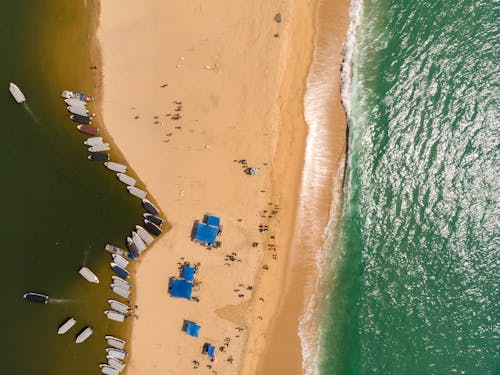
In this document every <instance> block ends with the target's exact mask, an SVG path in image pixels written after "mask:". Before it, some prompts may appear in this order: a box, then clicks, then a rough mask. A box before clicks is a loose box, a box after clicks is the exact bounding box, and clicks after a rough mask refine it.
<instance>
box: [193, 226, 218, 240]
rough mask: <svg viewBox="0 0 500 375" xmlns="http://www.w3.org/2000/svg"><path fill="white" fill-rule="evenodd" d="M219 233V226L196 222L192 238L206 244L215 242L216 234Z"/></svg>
mask: <svg viewBox="0 0 500 375" xmlns="http://www.w3.org/2000/svg"><path fill="white" fill-rule="evenodd" d="M218 234H219V228H218V227H213V226H211V225H207V224H203V223H197V224H196V230H195V233H194V240H195V241H198V242H201V243H205V244H207V245H213V244H215V240H216V238H217V235H218Z"/></svg>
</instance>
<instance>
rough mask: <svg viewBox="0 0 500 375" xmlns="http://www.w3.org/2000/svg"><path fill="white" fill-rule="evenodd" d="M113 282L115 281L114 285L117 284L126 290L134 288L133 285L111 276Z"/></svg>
mask: <svg viewBox="0 0 500 375" xmlns="http://www.w3.org/2000/svg"><path fill="white" fill-rule="evenodd" d="M111 280H113V284H116V285H117V286H119V287H122V288H123V289H126V290H129V289H130V287H131V286H132V284H131V283H129V282H128V281H125V280H123V279H122V278H121V277H119V276H111Z"/></svg>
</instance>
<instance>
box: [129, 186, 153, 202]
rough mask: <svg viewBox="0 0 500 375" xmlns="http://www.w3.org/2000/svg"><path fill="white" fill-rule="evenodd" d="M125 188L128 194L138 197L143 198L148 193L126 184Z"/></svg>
mask: <svg viewBox="0 0 500 375" xmlns="http://www.w3.org/2000/svg"><path fill="white" fill-rule="evenodd" d="M127 190H128V192H129V193H130V194H132V195H133V196H134V197H137V198H139V199H144V198H146V196H147V195H148V193H146V192H145V191H144V190H141V189H138V188H136V187H135V186H127Z"/></svg>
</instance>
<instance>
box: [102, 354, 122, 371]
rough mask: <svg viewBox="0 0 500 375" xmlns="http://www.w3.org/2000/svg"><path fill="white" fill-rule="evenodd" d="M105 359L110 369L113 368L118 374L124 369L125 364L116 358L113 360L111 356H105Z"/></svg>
mask: <svg viewBox="0 0 500 375" xmlns="http://www.w3.org/2000/svg"><path fill="white" fill-rule="evenodd" d="M106 359H107V360H108V364H109V365H110V366H111V367H114V368H115V369H117V370H118V371H119V372H122V371H123V369H124V368H125V363H123V362H122V361H120V360H119V359H118V358H115V357H113V356H111V355H107V356H106Z"/></svg>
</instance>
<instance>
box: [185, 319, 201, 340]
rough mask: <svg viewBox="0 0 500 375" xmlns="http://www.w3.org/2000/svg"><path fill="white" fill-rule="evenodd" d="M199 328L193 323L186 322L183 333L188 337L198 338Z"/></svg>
mask: <svg viewBox="0 0 500 375" xmlns="http://www.w3.org/2000/svg"><path fill="white" fill-rule="evenodd" d="M200 328H201V327H200V326H199V325H198V324H196V323H194V322H186V324H185V329H184V331H185V332H186V334H188V335H189V336H193V337H198V334H199V333H200Z"/></svg>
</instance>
